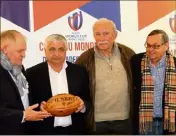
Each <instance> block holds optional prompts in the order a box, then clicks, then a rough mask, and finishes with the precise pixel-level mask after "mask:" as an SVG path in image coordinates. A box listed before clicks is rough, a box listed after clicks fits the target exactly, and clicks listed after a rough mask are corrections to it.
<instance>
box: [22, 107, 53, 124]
mask: <svg viewBox="0 0 176 136" xmlns="http://www.w3.org/2000/svg"><path fill="white" fill-rule="evenodd" d="M38 106H39V104H34V105H32V106H29V107H28V108H27V109H26V110H25V111H24V120H25V121H42V120H43V119H44V118H47V117H50V116H51V115H50V114H49V113H48V112H46V111H35V110H34V109H35V108H37V107H38Z"/></svg>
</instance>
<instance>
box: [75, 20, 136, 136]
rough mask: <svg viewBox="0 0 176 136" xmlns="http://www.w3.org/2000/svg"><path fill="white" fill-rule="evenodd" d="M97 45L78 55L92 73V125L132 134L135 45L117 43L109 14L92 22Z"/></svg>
mask: <svg viewBox="0 0 176 136" xmlns="http://www.w3.org/2000/svg"><path fill="white" fill-rule="evenodd" d="M93 35H94V38H95V41H96V46H95V47H94V48H91V49H89V50H87V51H86V52H84V53H83V54H82V55H81V56H80V57H78V59H77V61H76V64H80V65H83V66H85V67H86V69H87V71H88V73H89V79H90V81H89V83H90V88H91V97H92V99H93V102H94V105H93V106H92V107H93V108H92V109H91V112H90V113H89V124H88V126H89V128H90V130H91V131H94V134H101V135H103V134H107V135H108V134H124V135H125V134H132V131H131V126H132V124H131V119H132V109H133V107H132V105H133V103H132V92H131V91H132V81H131V70H130V58H131V56H133V55H134V54H135V53H134V51H133V50H132V49H130V48H128V47H126V46H125V45H122V44H120V43H116V42H115V39H116V37H117V30H116V26H115V24H114V23H113V22H112V21H111V20H108V19H106V18H101V19H98V20H97V21H96V22H95V24H94V25H93Z"/></svg>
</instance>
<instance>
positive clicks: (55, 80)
mask: <svg viewBox="0 0 176 136" xmlns="http://www.w3.org/2000/svg"><path fill="white" fill-rule="evenodd" d="M66 68H67V63H66V62H64V64H63V67H62V69H61V71H60V72H56V71H54V70H53V69H52V68H51V66H50V65H49V64H48V69H49V77H50V84H51V91H52V95H53V96H55V95H57V94H62V93H69V92H68V84H67V76H66ZM70 125H72V119H71V115H69V116H65V117H54V127H57V126H62V127H67V126H70Z"/></svg>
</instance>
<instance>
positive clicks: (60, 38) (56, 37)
mask: <svg viewBox="0 0 176 136" xmlns="http://www.w3.org/2000/svg"><path fill="white" fill-rule="evenodd" d="M54 41H63V42H64V43H65V47H66V49H67V39H66V38H65V37H64V36H63V35H60V34H51V35H49V36H48V37H47V38H46V39H45V43H44V47H45V49H46V48H47V46H48V44H49V43H51V42H54Z"/></svg>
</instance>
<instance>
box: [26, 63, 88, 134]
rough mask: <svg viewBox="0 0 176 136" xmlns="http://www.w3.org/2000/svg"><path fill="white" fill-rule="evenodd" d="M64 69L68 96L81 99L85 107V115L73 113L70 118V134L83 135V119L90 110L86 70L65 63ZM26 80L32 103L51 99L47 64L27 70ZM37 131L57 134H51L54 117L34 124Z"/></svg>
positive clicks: (84, 131)
mask: <svg viewBox="0 0 176 136" xmlns="http://www.w3.org/2000/svg"><path fill="white" fill-rule="evenodd" d="M67 64H68V67H67V68H66V75H67V82H68V90H69V93H70V94H73V95H76V96H79V97H80V98H82V100H83V101H84V103H85V105H86V113H73V114H72V115H71V117H72V132H69V133H71V134H85V133H86V130H85V129H86V127H85V124H86V123H85V121H86V120H85V118H86V115H87V113H88V112H89V109H90V103H91V100H90V93H89V79H88V74H87V72H86V69H85V68H83V67H81V66H78V65H76V64H72V63H70V62H67ZM27 80H28V82H29V85H30V87H31V90H32V97H33V102H34V103H39V104H40V103H41V102H42V101H47V100H48V99H49V98H50V97H52V92H51V85H50V79H49V72H48V64H47V62H43V63H40V64H38V65H36V66H33V67H31V68H29V69H27ZM36 123H37V125H36V126H37V128H38V130H39V133H38V134H58V133H55V132H53V126H54V117H49V118H46V119H45V120H44V121H42V122H40V123H39V122H36Z"/></svg>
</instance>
